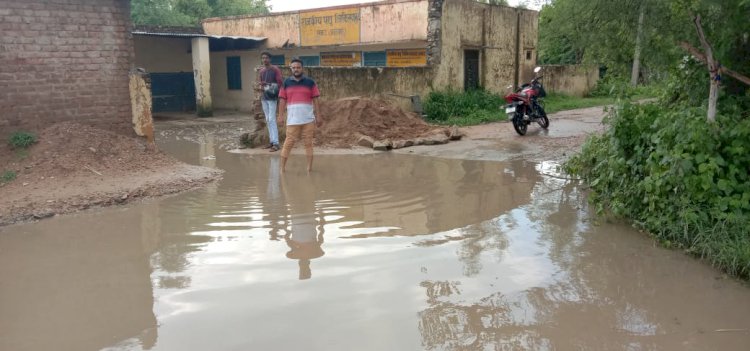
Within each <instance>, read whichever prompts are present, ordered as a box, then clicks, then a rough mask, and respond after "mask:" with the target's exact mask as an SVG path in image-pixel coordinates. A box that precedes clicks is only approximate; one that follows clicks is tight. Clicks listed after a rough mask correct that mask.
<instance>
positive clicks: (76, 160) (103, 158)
mask: <svg viewBox="0 0 750 351" xmlns="http://www.w3.org/2000/svg"><path fill="white" fill-rule="evenodd" d="M603 115H604V112H603V109H602V108H601V107H597V108H587V109H580V110H571V111H564V112H559V113H555V114H551V115H550V116H549V117H550V128H549V130H542V129H541V128H539V127H538V126H536V125H532V126H530V127H529V132H528V133H527V135H526V136H523V137H522V136H518V135H517V134H516V133H515V131H514V130H513V127H512V125H511V124H509V123H507V122H501V123H491V124H485V125H479V126H472V127H465V128H461V130H462V131H463V132H464V134H465V136H464V138H463V139H462V140H460V141H451V142H450V143H447V144H442V145H429V146H427V145H420V146H412V147H406V148H402V149H398V150H392V151H389V152H396V153H408V154H417V155H424V156H439V157H447V158H459V159H471V160H495V161H503V160H512V159H525V160H529V161H533V162H542V161H553V162H560V161H562V160H564V159H565V158H567V157H568V156H570V155H571V154H572V153H574V152H575V151H576V150H578V149H579V148H580V145H581V144H582V143H583V141H584V140H585V138H586V136H587V135H589V134H591V133H596V132H598V131H601V130H602V128H603V126H602V124H601V119H602V117H603ZM155 122H156V129H157V139H158V138H172V139H173V138H175V137H176V138H178V139H184V140H189V141H191V142H197V143H203V139H204V137H205V135H206V134H211V135H212V136H213V137H215V139H217V140H218V141H219V144H218V145H217V147H218V148H220V149H224V150H232V151H233V152H238V153H245V154H258V153H267V152H268V150H266V149H259V148H256V149H238V148H239V147H240V145H239V142H238V141H239V136H240V135H241V134H242V133H244V132H247V131H249V130H253V128H254V125H253V124H254V121H253V119H252V118H251V117H250V116H248V115H247V114H244V115H242V114H232V113H218V116H217V117H214V118H203V119H200V118H195V117H193V116H190V115H184V114H182V115H180V114H176V115H172V116H159V117H157V118H155ZM337 128H338V127H337ZM329 129H330V128H329ZM338 129H340V128H338ZM338 129H337V130H338ZM331 130H332V129H331ZM321 131H326V126H324V127H323V128H322V129H321ZM352 140H353V139H352ZM302 152H304V151H303V150H302V149H301V148H300V147H297V148H296V149H295V150H294V152H293V153H302ZM315 152H316V154H319V155H320V154H367V153H377V152H381V151H375V150H373V149H372V148H366V147H359V146H353V147H344V148H342V147H338V148H335V147H317V148H316V151H315ZM0 165H2V169H0V172H4V171H6V170H12V171H14V172H16V174H17V178H16V179H15V180H12V181H10V182H5V183H2V185H0V225H8V224H12V223H18V222H26V221H34V220H39V219H42V218H47V217H51V216H55V215H58V214H64V213H71V212H75V211H80V210H85V209H90V208H96V207H103V206H110V205H118V204H124V203H127V202H130V201H135V200H138V199H142V198H147V197H153V196H162V195H166V194H172V193H177V192H180V191H184V190H188V189H192V188H196V187H199V186H201V185H203V184H206V183H208V182H212V181H215V180H217V179H219V178H220V177H221V171H220V170H216V169H212V168H207V167H200V166H194V165H188V164H185V163H182V162H180V161H177V160H176V159H174V158H172V157H171V156H169V155H166V154H164V153H162V152H160V151H154V150H152V149H150V148H149V147H148V145H146V143H145V142H144V141H143V140H141V139H135V138H128V137H124V136H121V135H116V134H112V133H109V132H106V131H102V130H98V129H94V128H90V127H85V126H82V125H78V124H74V123H60V124H56V125H53V126H50V127H49V128H48V129H47V130H45V131H43V132H41V133H40V134H39V142H38V143H37V144H35V145H34V146H32V147H31V148H30V149H29V150H28V151H23V152H21V151H19V150H12V149H10V148H9V147H8V146H6V145H4V146H2V147H1V148H0Z"/></svg>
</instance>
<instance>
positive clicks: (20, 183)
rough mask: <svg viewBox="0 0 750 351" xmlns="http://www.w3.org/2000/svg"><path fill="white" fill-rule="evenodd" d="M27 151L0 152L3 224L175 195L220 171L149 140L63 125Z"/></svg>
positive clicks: (0, 220)
mask: <svg viewBox="0 0 750 351" xmlns="http://www.w3.org/2000/svg"><path fill="white" fill-rule="evenodd" d="M37 140H38V143H36V144H34V145H33V146H31V147H30V148H29V149H28V150H23V151H19V150H11V149H10V148H9V147H8V146H4V147H2V148H0V165H2V168H0V172H5V171H13V172H15V174H16V179H14V180H12V181H9V182H5V183H0V225H3V224H9V223H13V222H17V221H23V220H29V219H34V218H41V217H48V216H51V215H54V214H57V213H66V212H72V211H75V210H79V209H84V208H89V207H91V206H104V205H109V204H114V203H124V202H127V201H131V200H132V199H134V198H138V197H144V196H155V195H162V194H167V193H173V192H177V191H180V190H184V189H189V188H192V187H195V186H197V185H199V184H201V183H204V182H207V181H210V180H213V179H216V178H217V177H218V176H219V175H220V171H217V170H213V169H209V168H204V167H198V166H191V165H187V164H184V163H182V162H180V161H177V160H176V159H174V158H172V157H170V156H168V155H166V154H164V153H162V152H159V151H155V150H151V148H150V147H147V145H146V143H145V141H144V140H142V139H139V138H135V137H128V136H124V135H120V134H115V133H112V132H108V131H105V130H101V129H97V128H93V127H90V126H86V125H82V124H78V123H74V122H62V123H57V124H54V125H52V126H50V127H48V128H47V129H45V130H43V131H42V132H41V133H39V135H38V136H37Z"/></svg>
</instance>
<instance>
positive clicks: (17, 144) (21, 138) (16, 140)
mask: <svg viewBox="0 0 750 351" xmlns="http://www.w3.org/2000/svg"><path fill="white" fill-rule="evenodd" d="M36 141H37V140H36V135H34V134H33V133H28V132H15V133H13V134H11V135H10V139H9V140H8V144H9V145H10V146H11V147H13V148H14V149H26V148H28V147H29V146H31V145H33V144H34V143H36Z"/></svg>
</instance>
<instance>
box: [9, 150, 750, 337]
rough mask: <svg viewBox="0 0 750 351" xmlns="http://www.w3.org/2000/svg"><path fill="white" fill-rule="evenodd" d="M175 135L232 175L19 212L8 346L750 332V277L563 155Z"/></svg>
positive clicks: (12, 249) (192, 159)
mask: <svg viewBox="0 0 750 351" xmlns="http://www.w3.org/2000/svg"><path fill="white" fill-rule="evenodd" d="M162 148H163V149H165V150H166V151H168V152H169V153H171V154H175V155H176V156H178V157H179V158H181V159H182V160H184V161H186V162H189V163H193V164H202V165H206V166H211V167H218V168H221V169H224V170H226V174H225V177H224V179H223V180H221V181H220V182H218V183H216V184H213V185H211V186H208V187H206V188H203V189H200V190H196V191H192V192H188V193H184V194H180V195H177V196H172V197H167V198H161V199H152V200H148V201H145V202H142V203H134V204H129V205H127V206H122V207H117V208H110V209H103V210H97V211H89V212H83V213H79V214H75V215H69V216H61V217H56V218H52V219H49V220H44V221H41V222H39V223H33V224H25V225H17V226H9V227H4V228H0V350H100V349H105V350H293V349H305V350H748V349H750V288H748V287H747V286H746V285H744V284H741V283H738V282H736V281H734V280H732V279H729V278H726V277H724V276H723V275H722V274H720V273H719V272H717V271H716V270H714V269H712V268H710V267H708V266H707V265H705V264H704V263H701V262H699V261H697V260H695V259H693V258H690V257H687V256H685V255H684V254H682V253H680V252H674V251H669V250H665V249H661V248H658V247H656V246H655V244H654V243H653V242H652V241H651V240H650V239H649V238H647V237H646V236H645V235H643V234H641V233H638V232H637V231H635V230H633V229H632V228H630V227H629V226H626V225H622V224H613V223H593V222H592V219H591V218H590V216H589V214H588V212H589V209H588V208H587V205H586V201H585V198H584V195H583V194H582V187H581V186H579V185H577V184H575V183H572V182H569V181H565V180H564V179H561V177H560V175H558V174H555V173H554V172H555V171H554V164H548V163H532V162H525V161H514V162H488V161H468V160H456V159H443V158H434V157H423V156H409V155H396V154H390V153H383V154H374V155H356V156H353V155H349V156H346V155H335V156H317V157H316V159H315V172H313V173H312V174H311V175H309V176H308V175H307V174H306V172H305V171H304V166H305V162H304V158H303V157H302V156H293V157H292V158H291V159H290V161H289V165H288V166H289V167H288V171H287V173H286V174H285V175H283V176H282V175H280V174H279V173H278V161H279V159H278V155H242V154H230V153H226V152H223V151H218V150H217V148H216V147H215V146H214V144H213V142H211V141H210V140H209V141H206V142H204V143H203V144H202V145H201V146H199V145H198V144H196V143H191V142H187V141H172V142H168V143H165V144H164V145H162Z"/></svg>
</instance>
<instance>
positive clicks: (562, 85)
mask: <svg viewBox="0 0 750 351" xmlns="http://www.w3.org/2000/svg"><path fill="white" fill-rule="evenodd" d="M540 74H541V75H542V83H543V84H544V89H545V90H546V91H547V92H548V93H550V92H555V93H561V94H566V95H573V96H585V95H586V94H588V93H589V92H590V91H591V89H593V88H594V86H595V85H596V82H597V81H598V80H599V68H598V67H596V66H581V65H546V66H542V71H541V72H540Z"/></svg>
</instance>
